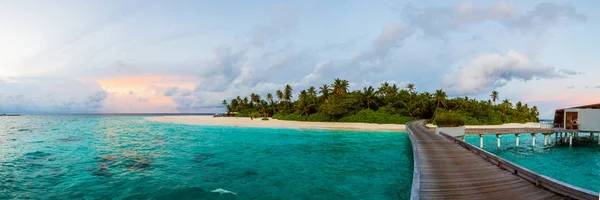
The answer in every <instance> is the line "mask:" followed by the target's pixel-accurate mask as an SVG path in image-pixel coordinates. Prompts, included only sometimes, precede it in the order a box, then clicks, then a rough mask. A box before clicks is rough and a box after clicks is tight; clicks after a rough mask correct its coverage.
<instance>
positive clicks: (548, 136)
mask: <svg viewBox="0 0 600 200" xmlns="http://www.w3.org/2000/svg"><path fill="white" fill-rule="evenodd" d="M491 134H493V135H496V139H497V141H498V142H497V146H498V148H499V147H500V143H501V142H500V138H501V136H502V135H507V134H514V135H515V137H516V139H515V146H519V137H520V135H521V134H531V137H532V140H531V145H532V146H535V139H536V135H538V134H541V135H542V136H543V137H544V145H547V144H550V143H551V142H552V135H554V138H555V142H562V143H569V145H573V137H579V134H580V131H579V130H576V129H562V128H467V129H465V135H479V148H483V136H484V135H491ZM589 134H590V139H593V138H594V134H595V133H593V132H591V133H589ZM460 138H462V140H463V141H464V140H465V136H461V137H460ZM598 144H600V132H599V133H598Z"/></svg>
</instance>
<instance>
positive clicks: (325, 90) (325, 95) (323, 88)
mask: <svg viewBox="0 0 600 200" xmlns="http://www.w3.org/2000/svg"><path fill="white" fill-rule="evenodd" d="M330 91H331V90H330V89H329V85H327V84H325V85H323V86H321V87H320V88H319V92H320V93H321V95H322V96H323V99H327V98H328V97H329V92H330Z"/></svg>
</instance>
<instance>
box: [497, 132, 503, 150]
mask: <svg viewBox="0 0 600 200" xmlns="http://www.w3.org/2000/svg"><path fill="white" fill-rule="evenodd" d="M500 136H502V135H501V134H496V140H497V141H498V148H500Z"/></svg>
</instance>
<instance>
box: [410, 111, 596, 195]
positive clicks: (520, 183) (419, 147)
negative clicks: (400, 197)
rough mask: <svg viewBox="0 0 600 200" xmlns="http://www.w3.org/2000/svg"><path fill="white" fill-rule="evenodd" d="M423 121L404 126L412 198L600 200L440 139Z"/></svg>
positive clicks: (452, 140)
mask: <svg viewBox="0 0 600 200" xmlns="http://www.w3.org/2000/svg"><path fill="white" fill-rule="evenodd" d="M424 122H425V120H418V121H413V122H409V123H408V124H406V128H407V132H408V133H409V135H410V139H411V142H412V147H413V156H414V175H413V185H412V191H411V192H412V193H411V199H440V198H444V199H568V198H574V199H594V200H596V199H598V198H599V197H598V194H595V193H593V192H591V191H588V190H585V189H581V188H577V187H574V186H571V185H568V184H565V183H562V182H560V181H557V180H554V179H551V178H548V177H546V176H543V175H540V174H537V173H535V172H532V171H530V170H527V169H525V168H523V167H520V166H518V165H516V164H513V163H511V162H509V161H506V160H504V159H502V158H499V157H497V156H495V155H493V154H490V153H488V152H486V151H484V150H482V149H480V148H477V147H475V146H473V145H470V144H468V143H466V142H464V141H461V140H460V139H458V138H455V137H452V136H449V135H446V134H443V133H442V134H436V133H435V132H434V131H432V130H429V129H428V128H427V127H425V125H424Z"/></svg>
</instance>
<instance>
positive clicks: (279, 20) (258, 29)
mask: <svg viewBox="0 0 600 200" xmlns="http://www.w3.org/2000/svg"><path fill="white" fill-rule="evenodd" d="M298 13H299V9H298V7H296V6H294V5H290V4H276V5H274V6H273V7H271V13H270V14H271V21H270V22H269V23H266V24H261V25H257V26H255V27H254V29H253V31H252V36H251V38H250V43H251V44H253V45H255V46H258V47H264V46H265V45H267V44H269V43H271V42H274V41H276V40H277V39H278V38H279V37H280V36H281V35H282V34H283V33H284V32H286V31H289V30H290V29H292V28H294V27H295V26H296V24H297V23H298Z"/></svg>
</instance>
